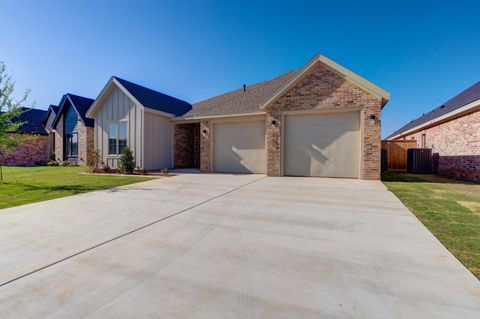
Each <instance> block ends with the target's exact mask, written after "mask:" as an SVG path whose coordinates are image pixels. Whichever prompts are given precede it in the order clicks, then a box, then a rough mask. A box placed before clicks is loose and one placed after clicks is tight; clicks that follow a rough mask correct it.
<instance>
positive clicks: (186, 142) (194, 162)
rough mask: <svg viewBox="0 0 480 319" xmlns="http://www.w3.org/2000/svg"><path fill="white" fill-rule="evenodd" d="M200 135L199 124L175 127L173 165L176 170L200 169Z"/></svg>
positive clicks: (177, 125)
mask: <svg viewBox="0 0 480 319" xmlns="http://www.w3.org/2000/svg"><path fill="white" fill-rule="evenodd" d="M199 133H200V125H199V123H188V124H176V125H175V127H174V144H173V165H174V167H175V168H192V167H195V168H196V167H199V154H200V136H199Z"/></svg>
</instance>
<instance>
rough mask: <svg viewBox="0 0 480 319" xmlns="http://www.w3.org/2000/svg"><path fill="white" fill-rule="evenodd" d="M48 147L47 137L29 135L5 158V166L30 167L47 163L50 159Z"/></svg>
mask: <svg viewBox="0 0 480 319" xmlns="http://www.w3.org/2000/svg"><path fill="white" fill-rule="evenodd" d="M27 136H28V135H27ZM48 146H49V145H48V135H30V136H28V137H27V139H26V140H25V141H24V142H23V143H21V144H20V145H19V146H18V147H17V148H16V149H14V150H13V151H12V152H11V153H10V154H9V155H8V156H7V157H6V158H5V165H27V166H30V165H36V164H40V163H42V162H47V161H48V160H49V158H50V154H49V147H48Z"/></svg>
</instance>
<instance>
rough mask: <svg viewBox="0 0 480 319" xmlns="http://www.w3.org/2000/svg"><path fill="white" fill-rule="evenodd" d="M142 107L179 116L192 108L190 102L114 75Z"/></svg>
mask: <svg viewBox="0 0 480 319" xmlns="http://www.w3.org/2000/svg"><path fill="white" fill-rule="evenodd" d="M114 78H115V79H116V80H117V81H118V82H120V84H121V85H123V87H124V88H125V89H126V90H127V91H128V92H130V94H132V95H133V96H134V97H135V98H136V99H137V100H138V102H140V103H141V104H142V105H143V106H144V107H146V108H149V109H153V110H157V111H161V112H165V113H169V114H173V115H175V116H180V115H183V114H185V113H186V112H188V111H190V110H191V109H192V105H190V103H188V102H185V101H183V100H180V99H177V98H174V97H172V96H169V95H166V94H163V93H160V92H157V91H154V90H152V89H149V88H146V87H144V86H141V85H138V84H135V83H132V82H130V81H127V80H124V79H121V78H118V77H116V76H115V77H114Z"/></svg>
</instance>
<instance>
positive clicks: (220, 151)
mask: <svg viewBox="0 0 480 319" xmlns="http://www.w3.org/2000/svg"><path fill="white" fill-rule="evenodd" d="M266 157H267V154H266V147H265V122H264V121H255V122H239V123H218V124H215V126H214V169H215V171H217V172H231V173H265V172H266Z"/></svg>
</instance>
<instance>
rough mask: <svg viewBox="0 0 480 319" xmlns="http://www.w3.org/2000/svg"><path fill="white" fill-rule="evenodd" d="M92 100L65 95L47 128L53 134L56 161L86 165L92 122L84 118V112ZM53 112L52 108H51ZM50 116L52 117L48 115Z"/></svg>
mask: <svg viewBox="0 0 480 319" xmlns="http://www.w3.org/2000/svg"><path fill="white" fill-rule="evenodd" d="M93 102H94V100H92V99H89V98H86V97H82V96H78V95H75V94H71V93H67V94H65V95H64V96H63V97H62V99H61V101H60V103H59V105H58V110H57V113H56V114H55V116H54V117H53V120H52V122H51V125H50V124H48V121H49V119H47V120H46V123H47V127H50V128H51V129H53V131H54V132H55V135H54V143H55V158H56V160H57V161H69V162H72V163H77V164H80V165H85V164H86V163H87V158H88V156H89V155H90V154H91V153H92V152H93V150H94V148H93V145H94V142H93V133H94V121H93V120H92V119H89V118H87V117H86V112H87V110H88V109H89V108H90V106H91V105H92V103H93ZM52 110H53V108H52ZM50 116H53V115H52V113H50Z"/></svg>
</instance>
